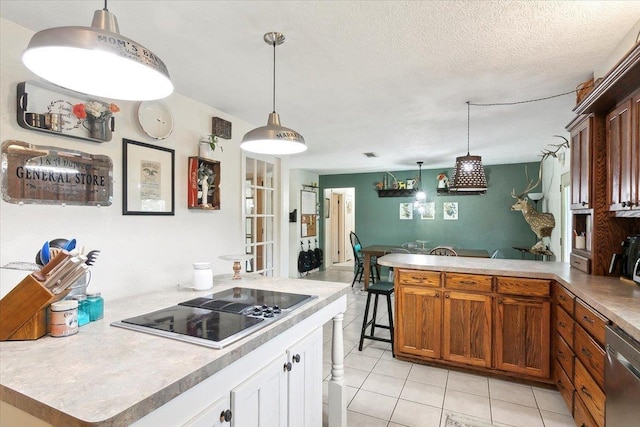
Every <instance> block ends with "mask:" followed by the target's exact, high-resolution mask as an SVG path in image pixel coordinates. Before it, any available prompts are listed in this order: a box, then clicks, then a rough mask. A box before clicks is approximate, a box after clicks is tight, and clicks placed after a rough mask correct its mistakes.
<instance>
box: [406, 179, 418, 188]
mask: <svg viewBox="0 0 640 427" xmlns="http://www.w3.org/2000/svg"><path fill="white" fill-rule="evenodd" d="M415 185H416V180H415V179H413V178H410V179H408V180H407V190H413V187H415Z"/></svg>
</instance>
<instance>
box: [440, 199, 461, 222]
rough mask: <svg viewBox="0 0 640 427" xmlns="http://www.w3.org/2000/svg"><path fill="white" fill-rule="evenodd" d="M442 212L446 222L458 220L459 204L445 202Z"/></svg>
mask: <svg viewBox="0 0 640 427" xmlns="http://www.w3.org/2000/svg"><path fill="white" fill-rule="evenodd" d="M442 210H443V213H444V218H443V219H445V220H453V221H457V220H458V202H444V203H443V204H442Z"/></svg>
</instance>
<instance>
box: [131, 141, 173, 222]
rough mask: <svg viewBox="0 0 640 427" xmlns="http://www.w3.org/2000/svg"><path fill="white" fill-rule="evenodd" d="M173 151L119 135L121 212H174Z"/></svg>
mask: <svg viewBox="0 0 640 427" xmlns="http://www.w3.org/2000/svg"><path fill="white" fill-rule="evenodd" d="M174 181H175V151H174V150H171V149H169V148H164V147H156V146H155V145H150V144H145V143H143V142H137V141H132V140H130V139H125V138H123V139H122V194H123V196H122V197H123V201H122V214H123V215H174V213H175V192H174Z"/></svg>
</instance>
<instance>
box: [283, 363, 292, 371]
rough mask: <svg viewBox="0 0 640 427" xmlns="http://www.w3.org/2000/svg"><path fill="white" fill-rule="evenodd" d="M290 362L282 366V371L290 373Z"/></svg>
mask: <svg viewBox="0 0 640 427" xmlns="http://www.w3.org/2000/svg"><path fill="white" fill-rule="evenodd" d="M291 366H292V365H291V362H287V363H285V364H284V370H285V371H291Z"/></svg>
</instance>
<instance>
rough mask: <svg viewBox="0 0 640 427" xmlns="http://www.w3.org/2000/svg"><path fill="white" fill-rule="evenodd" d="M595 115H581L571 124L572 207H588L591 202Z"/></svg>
mask: <svg viewBox="0 0 640 427" xmlns="http://www.w3.org/2000/svg"><path fill="white" fill-rule="evenodd" d="M593 127H594V116H593V114H589V115H588V116H581V117H579V118H578V119H577V121H576V122H574V123H572V124H570V125H569V127H568V130H569V132H570V134H571V209H587V208H589V207H590V203H591V200H592V199H591V168H592V162H591V156H592V151H591V150H592V147H593V143H592V136H593V132H592V129H593Z"/></svg>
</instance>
